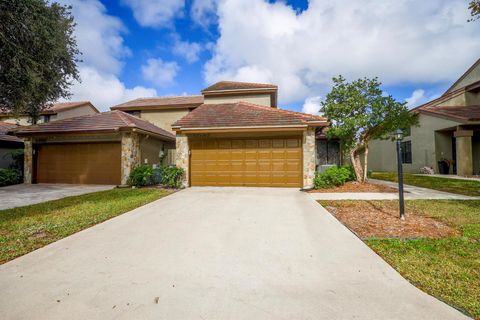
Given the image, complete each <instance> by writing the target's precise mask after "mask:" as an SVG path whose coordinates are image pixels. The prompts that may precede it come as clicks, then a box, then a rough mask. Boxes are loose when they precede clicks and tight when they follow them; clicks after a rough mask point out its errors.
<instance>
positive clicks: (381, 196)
mask: <svg viewBox="0 0 480 320" xmlns="http://www.w3.org/2000/svg"><path fill="white" fill-rule="evenodd" d="M368 181H369V182H370V183H376V184H383V185H386V186H389V187H392V188H398V183H396V182H390V181H384V180H376V179H369V180H368ZM404 190H405V194H404V195H405V200H420V199H425V200H428V199H431V200H442V199H444V200H445V199H449V200H480V197H472V196H465V195H462V194H456V193H449V192H443V191H438V190H432V189H427V188H420V187H415V186H410V185H404ZM309 195H310V196H311V197H312V198H313V199H314V200H396V199H398V193H394V192H337V193H309Z"/></svg>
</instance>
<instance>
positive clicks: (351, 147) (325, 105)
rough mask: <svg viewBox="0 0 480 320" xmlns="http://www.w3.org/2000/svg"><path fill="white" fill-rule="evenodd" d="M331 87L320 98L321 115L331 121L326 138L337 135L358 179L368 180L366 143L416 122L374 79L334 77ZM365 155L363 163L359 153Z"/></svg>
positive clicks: (387, 137)
mask: <svg viewBox="0 0 480 320" xmlns="http://www.w3.org/2000/svg"><path fill="white" fill-rule="evenodd" d="M333 83H334V85H333V88H332V91H331V92H330V93H328V94H327V96H326V99H325V100H324V101H322V103H321V105H322V109H321V111H322V112H323V115H324V116H325V117H327V118H328V119H330V120H331V122H332V125H331V127H330V128H329V129H328V131H327V136H328V137H329V138H332V137H336V138H339V139H340V141H341V144H342V149H343V152H344V153H345V154H349V155H350V160H351V162H352V165H353V168H354V169H355V173H356V175H357V181H359V182H365V181H366V180H367V168H368V143H369V141H370V140H372V139H389V138H391V137H392V136H391V134H392V132H394V131H395V130H396V129H398V128H408V127H409V126H411V125H413V124H415V123H416V117H415V116H414V115H413V114H412V113H411V112H409V110H408V108H407V106H406V103H403V102H398V101H395V99H394V98H393V97H392V96H390V95H385V94H384V93H383V92H382V90H381V89H380V85H381V83H380V82H379V81H378V79H377V78H374V79H367V78H363V79H358V80H356V81H352V82H347V81H346V80H345V79H344V78H343V77H342V76H339V77H334V78H333ZM362 152H363V155H364V166H363V168H362V165H361V162H360V154H361V153H362Z"/></svg>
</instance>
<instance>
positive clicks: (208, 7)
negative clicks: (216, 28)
mask: <svg viewBox="0 0 480 320" xmlns="http://www.w3.org/2000/svg"><path fill="white" fill-rule="evenodd" d="M218 1H219V0H194V1H193V3H192V7H191V8H190V15H191V17H192V20H193V21H195V22H196V23H198V24H199V25H201V26H202V27H204V28H208V27H209V26H210V25H211V24H213V23H215V22H216V21H217V16H216V14H215V11H216V9H217V5H218Z"/></svg>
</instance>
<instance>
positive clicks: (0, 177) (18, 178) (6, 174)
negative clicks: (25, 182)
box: [0, 169, 22, 187]
mask: <svg viewBox="0 0 480 320" xmlns="http://www.w3.org/2000/svg"><path fill="white" fill-rule="evenodd" d="M21 182H22V172H21V171H20V170H17V169H0V187H3V186H9V185H12V184H18V183H21Z"/></svg>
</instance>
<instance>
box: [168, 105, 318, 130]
mask: <svg viewBox="0 0 480 320" xmlns="http://www.w3.org/2000/svg"><path fill="white" fill-rule="evenodd" d="M314 122H317V123H318V122H325V125H327V119H325V118H322V117H319V116H314V115H310V114H306V113H301V112H294V111H288V110H282V109H277V108H271V107H266V106H261V105H257V104H253V103H248V102H243V101H240V102H236V103H221V104H202V105H201V106H199V107H198V108H196V109H195V110H193V111H192V112H190V113H189V114H187V115H186V116H184V117H183V118H182V119H180V120H178V121H177V122H176V123H175V124H173V125H172V127H176V128H177V129H178V128H180V129H188V128H214V127H257V126H260V127H261V126H292V125H307V124H309V123H310V124H313V123H314Z"/></svg>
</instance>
